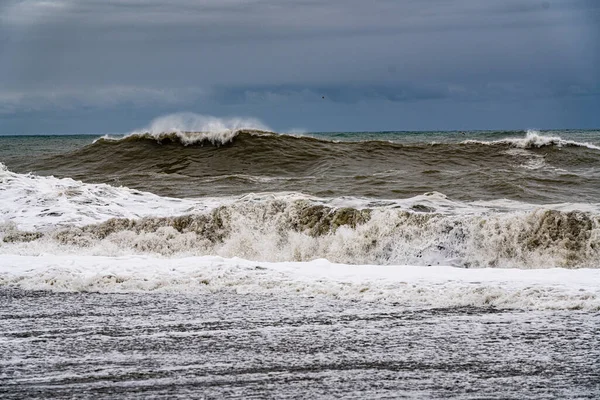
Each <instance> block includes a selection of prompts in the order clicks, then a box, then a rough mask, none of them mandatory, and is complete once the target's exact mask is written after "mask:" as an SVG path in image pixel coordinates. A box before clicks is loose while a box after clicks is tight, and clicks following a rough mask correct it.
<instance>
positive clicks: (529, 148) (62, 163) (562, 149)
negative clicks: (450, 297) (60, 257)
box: [0, 131, 600, 203]
mask: <svg viewBox="0 0 600 400" xmlns="http://www.w3.org/2000/svg"><path fill="white" fill-rule="evenodd" d="M96 139H97V137H85V136H72V137H69V136H36V137H0V149H1V150H0V160H2V162H3V163H4V164H5V165H6V166H7V167H8V168H9V169H10V170H12V171H14V172H19V173H25V172H32V171H33V172H35V173H37V174H41V175H54V176H57V177H70V178H74V179H78V180H83V181H84V182H90V183H101V182H102V183H108V184H111V185H124V186H127V187H129V188H135V189H139V190H144V191H149V192H152V193H156V194H158V195H161V196H175V197H199V196H227V195H240V194H246V193H249V192H279V191H291V192H303V193H307V194H312V195H316V196H322V197H339V196H363V197H371V198H383V199H396V198H406V197H411V196H416V195H420V194H423V193H426V192H432V191H437V192H441V193H443V194H445V195H447V196H449V197H451V198H453V199H457V200H465V201H473V200H490V199H498V198H501V199H512V200H519V201H526V202H532V203H558V202H573V201H576V202H593V201H595V200H596V199H598V198H599V196H600V172H599V171H598V168H597V167H598V165H600V132H598V131H544V132H537V131H535V132H534V131H528V132H525V131H514V132H512V131H509V132H505V131H499V132H375V133H316V134H307V135H303V136H291V135H277V134H268V133H265V132H257V131H241V132H239V133H238V134H237V135H226V134H212V135H205V136H201V135H199V134H196V135H194V134H193V133H189V134H188V135H187V136H186V135H184V134H180V135H179V136H177V135H176V134H161V135H156V134H153V135H151V134H146V135H143V134H138V135H135V136H133V137H129V138H127V139H124V140H109V139H100V140H98V141H96V142H94V140H96Z"/></svg>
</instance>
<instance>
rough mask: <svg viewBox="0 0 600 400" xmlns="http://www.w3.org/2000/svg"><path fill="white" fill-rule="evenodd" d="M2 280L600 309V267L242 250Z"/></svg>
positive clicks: (5, 273)
mask: <svg viewBox="0 0 600 400" xmlns="http://www.w3.org/2000/svg"><path fill="white" fill-rule="evenodd" d="M0 285H3V286H11V287H19V288H22V289H27V290H52V291H74V292H77V291H93V292H154V291H157V292H183V293H190V294H193V293H203V292H218V291H226V292H235V293H256V294H274V295H278V294H287V295H291V294H296V295H301V296H331V297H335V298H343V299H353V300H359V301H377V302H379V301H381V302H387V303H396V304H398V306H401V307H457V306H476V307H482V306H483V307H487V306H494V307H500V308H516V309H539V310H546V309H575V310H588V311H597V310H600V270H577V271H570V270H564V269H552V270H498V269H480V270H465V269H458V268H452V267H444V266H438V267H411V266H372V265H343V264H332V263H330V262H328V261H326V260H315V261H313V262H310V263H292V262H286V263H265V262H261V263H257V262H251V261H246V260H242V259H239V258H234V259H224V258H220V257H192V258H181V259H157V258H152V257H135V256H128V257H119V258H114V257H84V256H62V257H61V256H54V255H44V256H42V257H24V256H14V255H12V256H11V255H2V256H0Z"/></svg>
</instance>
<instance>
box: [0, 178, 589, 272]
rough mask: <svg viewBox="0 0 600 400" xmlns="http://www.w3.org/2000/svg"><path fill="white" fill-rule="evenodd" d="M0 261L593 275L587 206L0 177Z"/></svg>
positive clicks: (437, 197) (429, 195) (433, 193)
mask: <svg viewBox="0 0 600 400" xmlns="http://www.w3.org/2000/svg"><path fill="white" fill-rule="evenodd" d="M0 183H1V185H0V193H1V195H2V197H3V199H5V200H6V201H5V203H6V206H4V207H2V209H1V210H0V213H1V215H0V218H2V220H3V221H4V222H3V223H2V224H0V240H1V242H0V253H4V254H7V253H15V254H29V255H33V254H43V253H56V252H59V253H77V254H91V255H111V256H112V255H127V254H132V253H134V254H154V255H161V256H165V257H181V256H189V255H221V256H225V257H243V258H246V259H252V260H262V261H310V260H313V259H315V258H326V259H328V260H330V261H334V262H341V263H345V264H410V265H455V266H461V267H468V268H481V267H502V268H508V267H516V268H549V267H567V268H584V267H589V268H600V264H599V261H598V260H600V212H599V210H598V205H593V204H562V205H561V204H558V205H547V206H543V207H541V206H536V205H532V204H527V203H520V202H510V201H494V202H475V203H474V202H471V203H466V202H459V201H453V200H451V199H448V198H447V197H446V196H444V195H443V194H440V193H436V192H432V193H427V194H424V195H421V196H416V197H411V198H407V199H402V200H376V199H368V198H317V197H313V196H307V195H303V194H300V193H263V194H248V195H245V196H239V197H223V198H203V199H173V198H168V197H160V196H157V195H154V194H151V193H146V192H141V191H136V190H131V189H128V188H117V187H112V186H109V185H105V184H98V185H96V184H85V183H81V182H78V181H74V180H72V179H68V178H67V179H58V178H54V177H39V176H35V175H29V174H28V175H23V174H16V173H13V172H10V171H8V170H7V169H6V168H4V167H2V168H0Z"/></svg>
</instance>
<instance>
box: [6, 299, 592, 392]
mask: <svg viewBox="0 0 600 400" xmlns="http://www.w3.org/2000/svg"><path fill="white" fill-rule="evenodd" d="M599 326H600V320H599V316H598V313H586V312H527V313H524V312H518V311H499V310H495V309H491V308H469V307H466V308H453V309H430V310H406V309H399V308H397V307H395V306H393V305H385V304H368V303H355V302H349V301H343V300H331V299H321V298H311V299H302V298H297V297H292V298H290V297H284V296H252V295H244V296H241V295H229V294H228V295H224V294H210V295H203V296H185V295H175V294H137V295H132V294H112V295H108V294H68V293H58V294H56V293H48V292H24V291H20V290H11V289H5V288H3V289H0V337H1V338H2V340H1V341H0V396H1V397H2V398H6V399H13V398H14V399H21V398H53V399H56V398H73V397H94V398H97V399H100V398H114V397H115V396H116V397H119V398H140V397H144V398H150V397H151V398H190V397H204V398H223V397H227V398H270V397H272V398H311V399H312V398H332V397H336V398H399V397H410V398H448V397H452V398H490V399H493V398H498V399H499V398H502V399H506V398H515V399H517V398H519V399H520V398H582V399H583V398H587V399H593V398H598V396H600V385H599V384H598V382H600V375H599V370H598V359H599V358H600V352H599V349H600V343H599V342H598V338H599V332H598V327H599ZM42 360H43V361H42Z"/></svg>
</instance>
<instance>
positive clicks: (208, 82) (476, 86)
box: [0, 0, 600, 134]
mask: <svg viewBox="0 0 600 400" xmlns="http://www.w3.org/2000/svg"><path fill="white" fill-rule="evenodd" d="M599 62H600V1H598V0H547V1H538V0H427V1H425V0H372V1H364V0H327V1H325V0H323V1H317V0H172V1H168V2H167V1H158V0H45V1H41V0H18V1H17V0H0V134H15V133H17V134H18V133H105V132H127V131H129V130H131V129H134V128H138V127H141V126H144V125H147V124H148V122H149V121H150V120H152V119H153V118H155V117H158V116H161V115H165V114H169V113H174V112H182V111H187V112H194V113H198V114H204V115H214V116H217V117H241V116H247V117H254V118H258V119H260V120H261V121H263V122H264V124H266V125H267V126H269V127H271V128H273V129H275V130H279V131H287V130H292V129H299V130H307V131H362V130H369V131H375V130H453V129H527V128H600V66H599ZM323 97H325V98H323Z"/></svg>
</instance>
